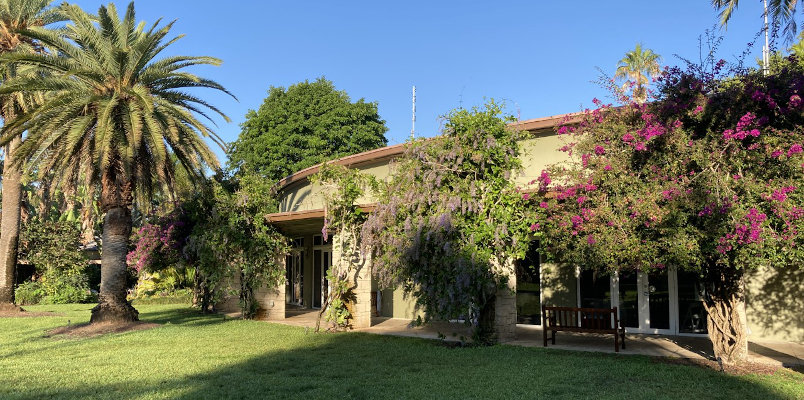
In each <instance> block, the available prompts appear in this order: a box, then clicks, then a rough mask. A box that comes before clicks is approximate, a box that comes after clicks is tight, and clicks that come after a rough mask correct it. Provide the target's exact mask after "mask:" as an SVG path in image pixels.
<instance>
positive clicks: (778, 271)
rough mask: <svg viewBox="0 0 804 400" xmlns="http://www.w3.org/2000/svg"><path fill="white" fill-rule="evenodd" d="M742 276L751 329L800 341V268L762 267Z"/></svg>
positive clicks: (803, 272) (803, 307)
mask: <svg viewBox="0 0 804 400" xmlns="http://www.w3.org/2000/svg"><path fill="white" fill-rule="evenodd" d="M746 280H747V282H748V288H749V290H748V298H747V299H746V306H747V308H748V313H747V314H748V319H749V324H750V325H751V327H752V328H753V329H754V331H755V333H761V334H762V335H763V336H773V337H775V338H779V339H783V340H788V341H793V342H798V343H804V318H802V314H804V295H803V294H804V268H795V267H791V266H785V267H777V268H763V269H762V270H755V271H751V272H750V275H749V276H748V277H747V279H746ZM757 330H759V331H760V332H756V331H757Z"/></svg>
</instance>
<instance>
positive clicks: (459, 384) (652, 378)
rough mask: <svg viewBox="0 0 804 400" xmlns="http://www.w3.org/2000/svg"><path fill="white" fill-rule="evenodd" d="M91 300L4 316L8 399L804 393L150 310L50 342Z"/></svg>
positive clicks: (636, 366)
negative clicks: (116, 326)
mask: <svg viewBox="0 0 804 400" xmlns="http://www.w3.org/2000/svg"><path fill="white" fill-rule="evenodd" d="M90 308H91V305H84V304H68V305H47V306H34V307H30V309H31V311H33V312H40V313H41V312H52V313H56V315H55V316H54V315H50V316H33V317H27V318H0V370H2V371H3V374H2V375H0V398H3V399H32V398H68V399H70V398H81V399H86V398H114V399H204V398H208V399H218V398H241V399H250V398H255V399H256V398H260V399H262V398H307V399H310V398H541V397H548V396H549V397H552V398H653V399H656V398H677V397H679V396H684V397H689V398H713V399H718V398H722V399H734V398H742V399H748V398H756V399H765V400H769V399H787V398H789V399H792V398H801V397H802V396H804V384H803V383H804V381H802V379H803V378H804V376H802V375H801V374H798V373H795V372H792V371H788V370H780V371H778V372H776V373H775V374H773V375H744V376H733V375H727V374H723V373H720V372H717V371H713V370H709V369H703V368H700V367H693V366H686V365H670V364H665V363H660V362H657V360H656V359H653V358H649V357H642V356H622V355H613V354H595V353H586V352H571V351H562V350H551V349H542V348H523V347H516V346H505V345H498V346H491V347H474V348H454V347H448V346H443V345H439V342H437V341H432V340H423V339H414V338H400V337H391V336H379V335H371V334H363V333H334V334H324V335H322V334H313V333H312V330H306V329H305V328H299V327H291V326H284V325H279V324H271V323H266V322H259V321H250V320H232V319H229V320H226V319H224V317H222V316H220V315H204V314H201V313H199V312H198V311H197V310H193V309H190V308H188V307H187V306H186V305H141V306H138V309H139V310H140V318H141V320H142V321H144V322H150V323H157V324H160V326H158V327H156V328H153V329H148V330H140V331H133V332H126V333H116V334H108V335H104V336H99V337H91V338H86V337H77V338H60V337H46V336H45V332H46V331H47V330H50V329H53V328H57V327H62V326H65V325H67V324H68V321H69V323H70V324H77V323H83V322H87V321H88V319H89V314H90V313H89V310H90Z"/></svg>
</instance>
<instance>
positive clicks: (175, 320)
mask: <svg viewBox="0 0 804 400" xmlns="http://www.w3.org/2000/svg"><path fill="white" fill-rule="evenodd" d="M140 321H145V322H153V323H155V324H162V325H164V324H173V325H193V326H202V325H214V324H219V323H221V322H224V321H226V317H225V316H223V315H220V314H204V313H202V312H201V311H199V310H197V309H195V308H192V307H190V306H187V307H186V308H182V307H179V308H173V309H168V310H159V311H149V310H147V309H146V310H145V311H142V310H140Z"/></svg>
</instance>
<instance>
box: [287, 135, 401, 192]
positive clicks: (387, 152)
mask: <svg viewBox="0 0 804 400" xmlns="http://www.w3.org/2000/svg"><path fill="white" fill-rule="evenodd" d="M403 152H405V143H401V144H396V145H393V146H388V147H382V148H379V149H374V150H369V151H366V152H363V153H358V154H352V155H350V156H346V157H343V158H339V159H337V160H333V161H328V162H330V163H334V164H338V165H343V166H346V167H353V166H357V165H360V164H365V163H368V162H372V161H380V160H383V159H386V158H393V157H394V156H398V155H400V154H402V153H403ZM321 165H323V163H322V164H316V165H313V166H312V167H308V168H305V169H303V170H301V171H299V172H296V173H294V174H293V175H289V176H286V177H285V178H282V180H280V181H279V183H278V184H277V187H278V188H279V190H282V189H284V188H285V186H288V185H290V184H291V183H295V182H299V181H302V180H305V179H307V178H308V177H310V175H313V174H315V173H316V172H318V170H319V169H320V168H321Z"/></svg>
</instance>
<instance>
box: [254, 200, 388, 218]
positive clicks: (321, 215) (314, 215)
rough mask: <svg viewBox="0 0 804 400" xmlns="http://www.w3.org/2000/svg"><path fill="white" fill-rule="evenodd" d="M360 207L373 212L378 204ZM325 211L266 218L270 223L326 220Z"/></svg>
mask: <svg viewBox="0 0 804 400" xmlns="http://www.w3.org/2000/svg"><path fill="white" fill-rule="evenodd" d="M358 207H360V211H363V212H367V213H370V212H373V211H374V210H375V209H377V204H376V203H372V204H365V205H361V206H358ZM324 215H325V214H324V209H323V208H319V209H315V210H305V211H286V212H280V213H273V214H268V215H266V216H265V217H266V218H267V219H268V222H287V221H298V220H302V219H314V218H324Z"/></svg>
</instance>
